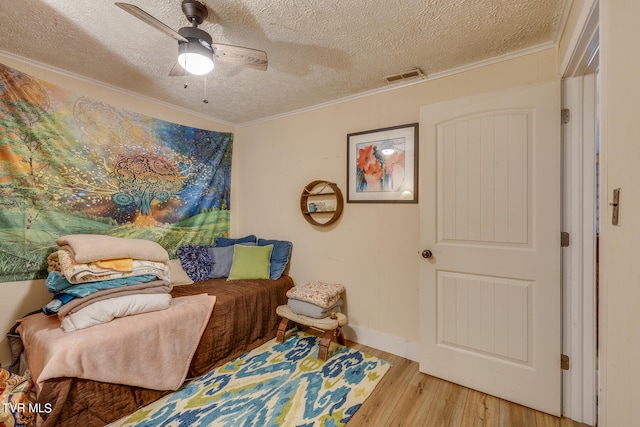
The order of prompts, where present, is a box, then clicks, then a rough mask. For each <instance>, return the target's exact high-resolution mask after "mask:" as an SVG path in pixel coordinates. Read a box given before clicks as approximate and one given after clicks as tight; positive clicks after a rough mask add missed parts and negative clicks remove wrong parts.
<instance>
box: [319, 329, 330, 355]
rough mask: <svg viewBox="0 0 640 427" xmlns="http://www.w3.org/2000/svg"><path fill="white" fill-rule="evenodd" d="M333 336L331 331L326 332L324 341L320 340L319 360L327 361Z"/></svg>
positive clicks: (323, 337) (323, 336)
mask: <svg viewBox="0 0 640 427" xmlns="http://www.w3.org/2000/svg"><path fill="white" fill-rule="evenodd" d="M332 335H333V333H332V332H331V331H325V333H324V335H322V339H321V340H320V348H319V349H318V359H320V360H327V355H328V354H329V345H330V344H331V336H332Z"/></svg>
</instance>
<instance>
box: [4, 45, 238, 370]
mask: <svg viewBox="0 0 640 427" xmlns="http://www.w3.org/2000/svg"><path fill="white" fill-rule="evenodd" d="M0 63H2V64H5V65H8V66H10V67H13V68H15V69H17V70H20V71H22V72H25V73H27V74H29V75H31V76H33V77H37V78H39V79H41V80H44V81H48V82H51V83H54V84H56V85H58V86H61V87H64V88H67V89H70V90H73V91H75V92H77V93H80V94H83V95H86V96H89V97H92V98H94V99H99V100H101V101H104V102H107V103H109V104H111V105H114V106H118V107H120V108H125V109H128V110H130V111H135V112H138V113H140V114H144V115H147V116H150V117H155V118H158V119H162V120H166V121H170V122H173V123H179V124H182V125H185V126H192V127H197V128H201V129H208V130H215V131H220V132H235V127H234V126H233V125H230V124H228V123H224V122H219V121H215V120H212V119H211V118H207V117H204V116H200V115H197V114H192V113H189V112H187V111H184V110H179V109H176V108H172V107H171V106H169V105H166V104H164V105H163V104H159V103H155V102H152V101H151V100H149V99H143V98H140V97H137V96H134V95H133V94H130V93H126V92H123V91H121V90H117V89H115V88H111V87H106V86H103V85H100V84H97V83H96V82H92V81H89V80H86V79H83V78H80V77H79V76H70V75H68V74H63V73H60V72H56V71H55V70H52V69H47V68H43V67H41V66H38V65H37V64H34V63H31V62H26V61H23V60H21V59H20V58H16V57H13V56H6V55H3V54H2V53H1V52H0ZM231 220H232V222H233V216H232V219H231ZM49 301H51V295H50V294H49V293H48V291H47V289H46V287H45V286H44V281H43V280H33V281H24V282H12V283H0V365H6V364H8V363H9V361H10V360H11V353H10V351H9V344H8V342H7V339H6V337H5V333H6V332H7V331H8V330H9V329H10V328H11V327H12V326H13V324H14V323H15V321H16V320H17V319H19V318H20V317H22V316H23V315H24V314H26V313H28V312H30V311H33V310H36V309H38V308H40V307H42V306H43V305H45V304H46V303H48V302H49Z"/></svg>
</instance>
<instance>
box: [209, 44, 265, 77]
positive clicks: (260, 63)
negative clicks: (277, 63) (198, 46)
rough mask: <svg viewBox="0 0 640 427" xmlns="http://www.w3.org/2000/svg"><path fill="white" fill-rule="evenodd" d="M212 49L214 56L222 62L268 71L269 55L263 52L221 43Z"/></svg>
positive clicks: (213, 45) (214, 45)
mask: <svg viewBox="0 0 640 427" xmlns="http://www.w3.org/2000/svg"><path fill="white" fill-rule="evenodd" d="M211 48H212V49H213V56H215V58H216V59H219V60H220V61H225V62H231V63H234V64H238V65H244V66H245V67H251V68H255V69H256V70H262V71H266V69H267V65H268V61H267V53H266V52H264V51H262V50H257V49H250V48H248V47H241V46H232V45H228V44H220V43H213V44H212V45H211Z"/></svg>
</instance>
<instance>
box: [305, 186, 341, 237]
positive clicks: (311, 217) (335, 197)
mask: <svg viewBox="0 0 640 427" xmlns="http://www.w3.org/2000/svg"><path fill="white" fill-rule="evenodd" d="M310 198H311V200H309V199H310ZM314 198H315V199H317V200H320V201H327V200H331V202H330V203H333V205H332V207H333V209H331V210H318V211H311V210H310V209H309V203H313V199H314ZM343 208H344V199H343V197H342V191H340V188H338V185H337V184H336V183H335V182H329V181H324V180H320V179H319V180H315V181H311V182H310V183H309V184H307V185H306V186H305V187H304V189H303V190H302V194H301V195H300V211H301V212H302V216H303V217H304V219H305V220H307V222H308V223H309V224H312V225H318V226H326V225H330V224H333V223H334V222H336V221H337V220H338V218H340V215H342V209H343ZM327 217H328V219H326V218H327Z"/></svg>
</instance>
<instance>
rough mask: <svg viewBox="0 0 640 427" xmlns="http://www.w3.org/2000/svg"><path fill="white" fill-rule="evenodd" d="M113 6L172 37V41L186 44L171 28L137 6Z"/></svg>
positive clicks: (120, 4) (184, 39)
mask: <svg viewBox="0 0 640 427" xmlns="http://www.w3.org/2000/svg"><path fill="white" fill-rule="evenodd" d="M114 4H115V5H116V6H118V7H119V8H120V9H122V10H124V11H126V12H129V13H130V14H132V15H133V16H135V17H136V18H138V19H139V20H141V21H144V22H146V23H147V24H149V25H151V26H152V27H153V28H155V29H156V30H160V31H162V32H163V33H165V34H166V35H168V36H169V37H173V38H174V39H176V40H178V41H179V42H188V41H189V40H187V39H186V38H184V37H182V36H181V35H180V34H179V33H178V32H177V31H174V30H172V29H171V27H168V26H167V25H166V24H164V23H162V22H161V21H159V20H157V19H156V18H154V17H153V16H151V15H149V14H148V13H147V12H145V11H144V10H142V9H140V8H139V7H138V6H135V5H133V4H129V3H118V2H116V3H114Z"/></svg>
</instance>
